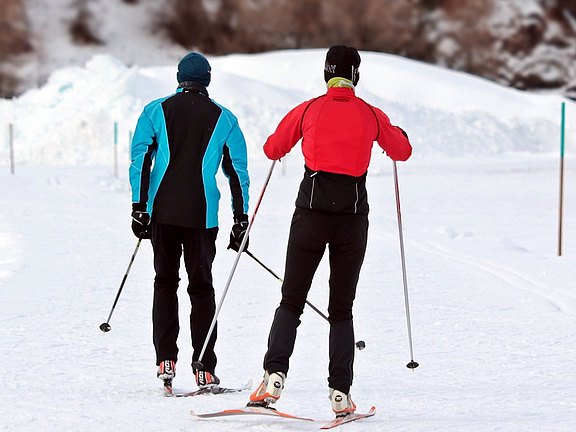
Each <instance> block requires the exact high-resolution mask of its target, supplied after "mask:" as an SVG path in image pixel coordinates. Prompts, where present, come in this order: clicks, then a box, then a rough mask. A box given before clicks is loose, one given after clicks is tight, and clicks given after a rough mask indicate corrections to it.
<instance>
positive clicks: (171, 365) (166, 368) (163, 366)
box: [156, 360, 176, 396]
mask: <svg viewBox="0 0 576 432" xmlns="http://www.w3.org/2000/svg"><path fill="white" fill-rule="evenodd" d="M156 376H157V377H158V378H160V379H161V380H162V381H163V382H164V391H165V392H166V395H167V396H171V395H172V380H173V379H174V377H175V376H176V362H175V361H174V360H163V361H161V362H160V365H158V372H157V373H156Z"/></svg>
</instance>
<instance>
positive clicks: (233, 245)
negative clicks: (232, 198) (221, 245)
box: [228, 214, 248, 252]
mask: <svg viewBox="0 0 576 432" xmlns="http://www.w3.org/2000/svg"><path fill="white" fill-rule="evenodd" d="M247 229H248V215H245V214H243V215H239V216H234V225H232V231H230V244H229V245H228V249H232V250H235V251H236V252H238V251H239V250H240V245H241V244H242V240H243V239H244V234H246V230H247ZM244 250H248V239H246V246H245V247H244Z"/></svg>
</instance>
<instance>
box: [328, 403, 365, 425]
mask: <svg viewBox="0 0 576 432" xmlns="http://www.w3.org/2000/svg"><path fill="white" fill-rule="evenodd" d="M375 414H376V407H374V406H373V407H372V408H370V411H368V412H367V413H354V414H348V415H347V416H345V417H337V418H335V419H334V420H332V421H331V422H330V423H326V424H325V425H324V426H322V427H321V428H320V429H332V428H335V427H338V426H340V425H343V424H345V423H350V422H353V421H356V420H360V419H363V418H366V417H372V416H373V415H375Z"/></svg>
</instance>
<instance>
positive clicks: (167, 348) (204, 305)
mask: <svg viewBox="0 0 576 432" xmlns="http://www.w3.org/2000/svg"><path fill="white" fill-rule="evenodd" d="M217 234H218V228H210V229H194V228H185V227H179V226H173V225H165V224H160V223H152V247H153V249H154V270H155V271H156V277H155V279H154V305H153V308H152V326H153V339H154V347H155V349H156V364H160V362H161V361H163V360H174V361H177V360H178V346H177V344H176V341H177V339H178V332H179V330H180V324H179V319H178V295H177V290H178V283H179V281H180V276H179V271H180V259H181V257H182V251H184V266H185V267H186V272H187V273H188V295H189V297H190V303H191V305H192V310H191V312H190V334H191V338H192V348H193V354H192V362H194V361H196V360H198V357H199V355H200V352H201V351H202V347H203V345H204V341H205V340H206V336H207V335H208V330H209V329H210V324H211V323H212V319H213V318H214V313H215V311H216V302H215V299H214V287H213V286H212V262H213V261H214V257H215V256H216V235H217ZM216 329H217V327H214V330H213V332H212V335H211V337H210V342H209V343H208V346H207V348H206V352H205V353H204V357H203V359H202V363H203V364H204V370H205V371H208V372H210V373H214V369H215V368H216V354H215V353H214V345H215V343H216V337H217V332H216Z"/></svg>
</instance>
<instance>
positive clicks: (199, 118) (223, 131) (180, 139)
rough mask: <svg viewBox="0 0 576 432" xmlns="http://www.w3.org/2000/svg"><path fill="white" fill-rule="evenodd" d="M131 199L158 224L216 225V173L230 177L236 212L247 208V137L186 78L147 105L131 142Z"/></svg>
mask: <svg viewBox="0 0 576 432" xmlns="http://www.w3.org/2000/svg"><path fill="white" fill-rule="evenodd" d="M130 153H131V160H132V162H131V164H130V171H129V174H130V186H131V188H132V202H133V203H134V204H136V205H137V207H139V208H141V209H146V211H147V212H148V213H149V214H150V215H151V216H152V220H153V221H155V222H157V223H162V224H167V225H176V226H183V227H189V228H213V227H216V226H218V203H219V201H220V191H219V190H218V185H217V180H216V173H217V172H218V169H219V167H220V165H221V166H222V170H223V172H224V174H225V175H226V177H227V178H228V182H229V184H230V191H231V197H232V212H233V213H234V216H235V217H238V216H241V215H242V214H247V213H248V187H249V184H250V180H249V177H248V160H247V159H248V158H247V150H246V141H245V140H244V135H243V134H242V131H241V130H240V127H239V126H238V120H237V119H236V117H235V116H234V115H233V114H232V113H231V112H230V111H229V110H228V109H226V108H225V107H223V106H221V105H219V104H217V103H216V102H214V101H213V100H212V99H210V98H209V97H208V92H207V91H206V89H205V88H204V87H202V86H200V85H195V84H194V83H182V84H181V87H179V88H178V90H177V91H176V93H174V94H172V95H170V96H167V97H165V98H162V99H157V100H155V101H152V102H150V103H149V104H148V105H146V107H145V108H144V110H143V112H142V114H141V115H140V118H139V119H138V124H137V125H136V130H135V132H134V137H133V139H132V144H131V149H130Z"/></svg>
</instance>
